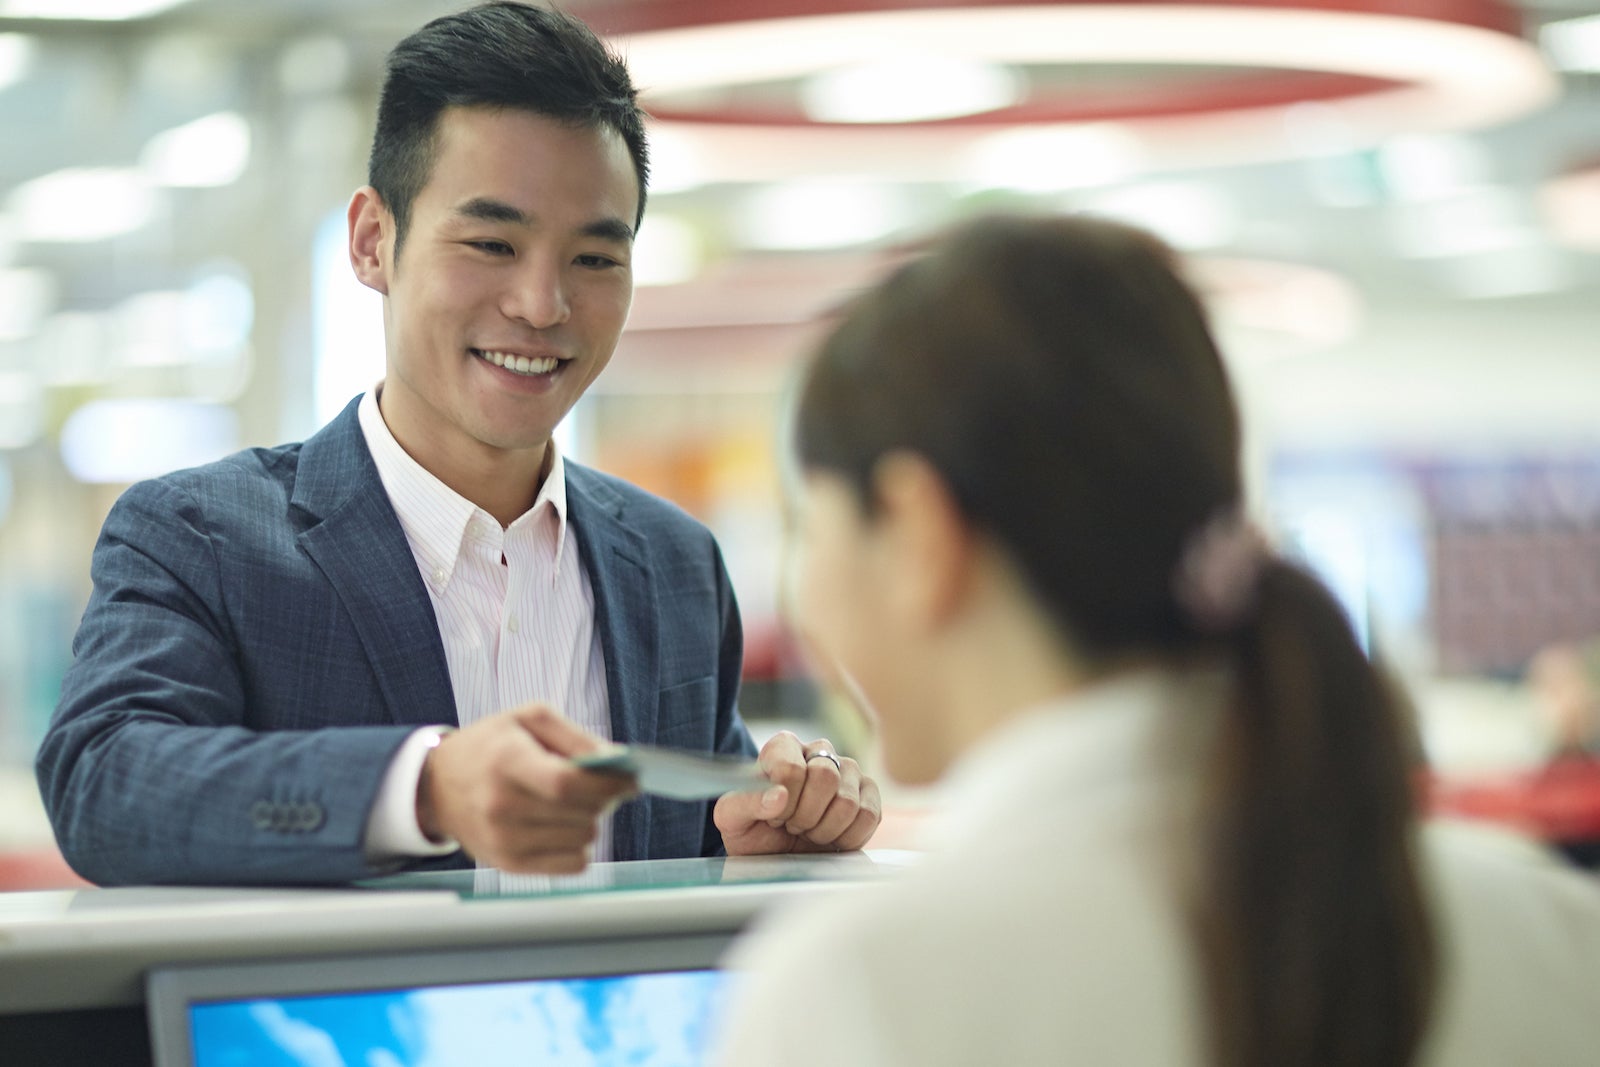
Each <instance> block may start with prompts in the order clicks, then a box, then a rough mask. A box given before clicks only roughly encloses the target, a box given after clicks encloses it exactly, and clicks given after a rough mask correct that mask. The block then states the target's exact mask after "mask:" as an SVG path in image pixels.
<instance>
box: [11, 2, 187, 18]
mask: <svg viewBox="0 0 1600 1067" xmlns="http://www.w3.org/2000/svg"><path fill="white" fill-rule="evenodd" d="M188 2H189V0H0V18H9V19H60V20H62V21H70V22H78V21H86V22H126V21H128V20H130V19H143V18H149V17H150V16H151V15H159V14H161V13H162V12H163V11H170V10H171V9H172V8H175V7H178V6H180V5H182V4H186V3H188Z"/></svg>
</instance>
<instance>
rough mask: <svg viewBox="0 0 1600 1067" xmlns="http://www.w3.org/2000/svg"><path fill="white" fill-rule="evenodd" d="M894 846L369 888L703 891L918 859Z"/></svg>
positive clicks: (527, 892)
mask: <svg viewBox="0 0 1600 1067" xmlns="http://www.w3.org/2000/svg"><path fill="white" fill-rule="evenodd" d="M916 856H917V854H916V853H914V852H902V851H895V850H875V851H871V852H843V853H819V854H814V855H800V856H717V857H712V858H707V859H700V858H695V859H677V860H632V861H626V862H621V863H595V864H591V865H590V866H589V868H588V869H587V870H585V871H584V872H583V873H581V874H572V875H548V874H513V873H511V872H509V871H501V870H495V869H493V868H487V867H485V868H479V869H477V870H460V871H418V872H408V873H403V874H392V875H386V876H384V877H382V878H369V879H365V880H363V881H360V882H357V883H356V884H357V885H358V886H360V887H361V888H363V889H375V890H380V891H389V892H401V891H404V892H416V891H418V890H449V891H450V892H453V893H455V894H456V895H457V896H459V897H460V898H461V899H462V900H505V899H510V898H519V897H544V896H572V895H578V894H584V893H626V892H633V891H637V890H646V889H705V888H710V887H713V886H736V885H767V884H773V883H778V882H814V881H862V880H867V879H871V878H876V877H880V876H882V875H883V874H884V873H886V872H889V871H893V870H895V869H898V868H901V867H905V866H908V865H909V864H911V863H913V862H915V858H916Z"/></svg>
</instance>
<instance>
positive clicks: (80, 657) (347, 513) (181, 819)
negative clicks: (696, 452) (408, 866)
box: [36, 401, 755, 884]
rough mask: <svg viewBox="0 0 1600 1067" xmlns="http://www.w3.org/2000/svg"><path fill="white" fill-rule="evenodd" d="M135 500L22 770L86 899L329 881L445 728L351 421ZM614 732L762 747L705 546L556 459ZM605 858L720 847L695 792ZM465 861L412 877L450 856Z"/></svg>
mask: <svg viewBox="0 0 1600 1067" xmlns="http://www.w3.org/2000/svg"><path fill="white" fill-rule="evenodd" d="M356 404H357V402H356V401H352V402H351V403H350V405H349V406H348V407H346V408H345V410H344V411H343V412H342V413H341V414H340V415H339V416H338V417H337V418H336V419H334V420H333V421H332V422H331V423H329V424H328V425H327V426H326V427H324V428H323V429H322V430H321V431H319V432H318V433H316V434H315V435H313V436H312V437H310V438H308V439H307V440H306V441H305V442H303V443H301V444H293V445H285V446H282V447H279V448H271V449H252V450H249V451H245V452H240V453H238V454H236V455H233V456H230V457H228V458H227V459H223V460H220V461H218V462H216V463H213V464H210V465H209V466H205V467H199V468H195V469H193V470H187V471H179V472H177V473H175V474H170V475H167V476H165V477H161V478H157V479H154V480H152V481H147V482H141V483H139V484H138V485H135V486H133V487H132V488H130V489H129V490H128V491H127V492H126V493H125V494H123V496H122V497H121V499H119V500H118V501H117V503H116V505H115V506H114V507H113V508H112V510H111V513H110V515H109V516H108V517H107V519H106V522H105V526H104V527H103V529H102V530H101V533H100V539H99V542H98V544H97V545H96V546H95V550H94V558H93V563H92V565H91V573H92V577H93V580H94V589H93V592H92V594H91V596H90V599H89V605H88V608H87V610H86V611H85V613H84V616H83V620H82V622H81V624H80V625H79V628H78V633H77V637H76V638H75V639H74V642H73V653H74V661H73V664H72V666H71V668H70V669H69V670H68V672H67V676H66V679H65V681H64V683H63V685H62V693H61V702H60V704H59V705H58V706H57V708H56V711H55V715H54V717H53V718H52V720H51V723H50V726H49V729H48V731H47V732H46V735H45V738H44V742H43V744H42V746H41V747H40V750H39V754H38V759H37V764H36V770H37V773H38V778H39V786H40V791H41V793H42V794H43V797H44V800H45V806H46V808H47V810H48V811H49V814H50V819H51V822H52V824H53V825H54V827H55V832H56V838H57V840H58V842H59V843H60V845H61V849H62V852H63V853H64V854H65V856H66V858H67V860H68V862H70V863H71V864H72V866H73V868H74V869H75V870H77V871H78V873H80V874H81V875H83V876H84V877H86V878H88V879H90V880H91V881H94V882H98V883H101V884H137V883H236V884H258V883H329V882H343V881H348V880H351V879H355V878H361V877H366V876H370V875H373V874H377V873H382V872H381V871H380V870H378V869H375V868H374V867H373V866H371V865H370V864H369V863H368V862H367V861H366V859H365V858H364V855H363V851H362V837H363V834H364V831H365V827H366V821H367V815H368V812H369V810H370V808H371V805H372V802H373V798H374V797H375V796H376V794H377V790H378V786H379V784H380V782H381V780H382V777H383V774H384V771H385V770H386V769H387V767H388V765H389V761H390V758H391V757H392V756H393V754H394V752H395V750H396V749H397V748H398V747H399V745H400V743H401V742H402V741H403V740H404V739H405V737H406V736H407V735H408V734H410V733H411V731H412V730H414V729H415V728H416V727H418V726H422V725H426V724H434V723H445V724H453V723H454V722H455V721H456V711H455V700H454V697H453V696H452V692H451V686H450V675H449V670H448V667H447V666H446V661H445V654H444V646H443V643H442V641H441V640H440V637H439V630H438V623H437V621H436V620H435V618H434V613H433V606H432V604H431V603H430V601H429V597H428V591H427V588H426V587H425V586H424V584H423V582H422V577H421V575H420V573H419V572H418V569H417V565H416V562H415V559H414V557H413V556H412V554H411V548H410V546H409V545H408V544H407V542H406V538H405V534H404V532H403V531H402V529H401V527H400V521H399V519H398V518H397V517H396V516H395V513H394V510H393V509H392V508H391V506H390V504H389V498H388V496H387V494H386V493H385V492H384V489H383V484H382V482H381V481H380V480H379V478H378V471H377V468H376V467H375V466H374V464H373V462H372V456H371V453H369V452H368V450H367V445H366V440H365V438H364V437H363V436H362V433H361V428H360V424H359V422H358V421H357V418H356ZM566 469H567V506H568V521H569V522H570V523H571V527H572V529H573V531H574V533H575V535H576V538H577V542H578V546H579V554H580V556H581V558H582V561H583V566H584V569H585V570H586V571H587V573H588V575H589V580H590V584H591V585H592V587H593V590H594V601H595V626H596V629H597V630H598V631H599V635H600V640H601V642H602V648H603V650H604V658H605V670H606V684H607V687H608V690H609V693H610V704H611V730H612V736H613V737H614V738H615V739H616V740H618V741H623V742H629V741H636V742H647V743H651V744H658V745H670V746H673V747H679V748H690V749H697V750H701V751H707V752H711V751H716V752H737V753H744V754H754V752H755V746H754V745H753V743H752V742H751V740H750V736H749V733H748V732H747V731H746V729H745V726H744V723H743V721H742V720H741V719H740V717H739V714H738V712H737V710H736V707H735V701H736V699H737V695H738V685H739V670H740V662H741V657H742V654H743V638H742V633H741V630H740V624H739V613H738V607H737V605H736V604H735V602H734V596H733V590H732V589H731V588H730V586H729V583H728V576H727V573H726V571H725V569H724V568H723V564H722V557H721V554H720V552H719V551H718V549H717V545H716V542H715V541H714V540H713V539H712V537H711V534H710V532H709V531H707V530H706V529H705V528H704V527H703V526H701V525H700V524H699V523H697V522H696V521H694V520H693V519H692V518H690V517H689V516H688V515H686V514H685V513H683V512H682V511H680V510H678V509H677V508H676V507H674V506H673V505H671V504H669V503H667V502H665V501H663V500H660V499H658V498H656V497H653V496H651V495H650V494H648V493H646V492H644V491H642V490H640V489H638V488H636V487H634V486H631V485H628V484H627V483H626V482H623V481H620V480H618V479H616V478H612V477H609V476H607V475H604V474H600V473H599V472H596V471H593V470H590V469H588V468H585V467H582V466H579V465H578V464H575V463H568V464H567V465H566ZM614 829H615V838H614V840H615V858H617V859H656V858H668V857H683V856H700V855H713V854H716V853H718V852H719V851H720V850H721V848H722V842H721V838H720V836H719V835H718V833H717V831H716V828H715V826H714V825H713V824H712V822H711V816H710V804H709V803H707V802H697V803H680V802H675V801H670V800H664V799H660V798H654V797H640V798H637V799H635V800H632V801H629V802H628V803H626V804H624V805H622V806H621V807H620V808H618V809H617V811H616V814H615V823H614ZM470 862H471V861H470V859H469V858H468V857H466V856H465V855H464V854H462V853H459V852H458V853H456V854H455V855H454V856H452V857H449V858H448V859H446V860H445V861H437V860H436V861H430V862H425V863H421V864H417V865H416V866H423V867H428V866H464V865H467V864H469V863H470Z"/></svg>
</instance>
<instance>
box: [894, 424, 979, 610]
mask: <svg viewBox="0 0 1600 1067" xmlns="http://www.w3.org/2000/svg"><path fill="white" fill-rule="evenodd" d="M873 491H874V493H875V494H876V500H875V503H876V504H877V506H878V515H877V517H876V519H875V520H874V522H875V523H876V524H877V525H878V526H879V527H880V528H881V530H882V531H883V533H884V545H885V558H884V559H883V560H882V561H881V565H883V566H886V567H888V568H890V569H891V570H892V572H893V573H892V578H893V582H892V587H891V593H890V596H891V598H892V601H893V607H894V610H897V611H903V612H906V613H907V616H908V619H907V621H908V622H909V623H910V624H911V625H912V626H914V627H916V628H918V629H932V628H938V627H939V626H940V625H941V624H943V623H945V622H947V621H949V620H950V619H951V618H952V617H953V616H954V615H956V614H957V613H959V612H960V610H961V608H962V606H963V605H964V604H965V603H966V601H967V599H968V595H969V593H970V591H971V583H972V580H973V577H974V573H973V571H974V567H975V565H976V562H977V559H976V556H977V548H978V545H977V541H976V539H975V537H974V536H973V532H972V528H971V525H970V524H969V523H968V521H967V518H966V516H965V515H964V514H963V513H962V511H961V509H960V507H959V506H958V505H957V504H956V499H955V495H954V494H953V493H951V491H950V486H949V484H948V483H947V482H946V481H945V480H944V477H943V476H942V475H940V473H939V472H938V471H937V470H935V469H934V467H933V465H932V464H930V463H929V462H928V461H927V460H926V459H924V458H923V457H921V456H919V455H917V454H915V453H913V452H891V453H889V454H887V455H885V456H884V457H883V458H882V459H880V460H879V461H878V463H877V465H876V466H875V467H874V469H873Z"/></svg>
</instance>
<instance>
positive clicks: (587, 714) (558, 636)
mask: <svg viewBox="0 0 1600 1067" xmlns="http://www.w3.org/2000/svg"><path fill="white" fill-rule="evenodd" d="M381 388H382V385H381V383H380V385H379V386H378V387H377V388H374V389H373V390H372V391H370V392H368V393H367V394H366V395H365V396H364V397H362V398H361V404H360V407H359V409H358V412H359V416H360V420H361V431H362V433H363V434H364V435H365V437H366V440H367V448H368V449H369V450H370V451H371V452H372V459H373V462H374V463H376V464H377V467H378V476H379V477H380V478H381V479H382V481H383V487H384V490H385V491H386V492H387V493H388V495H389V502H390V503H391V504H392V505H393V507H394V510H395V514H396V515H398V516H399V518H400V526H401V528H402V529H403V530H404V531H405V535H406V541H407V542H408V543H409V544H410V545H411V554H412V555H413V556H414V557H415V558H416V561H417V567H418V569H419V570H420V571H421V572H422V581H423V583H424V584H425V585H426V586H427V587H428V594H429V597H430V599H432V601H433V611H434V615H435V616H436V617H437V618H438V620H439V635H440V637H441V638H443V642H444V654H445V660H446V662H447V663H448V665H449V669H450V686H451V688H452V690H453V691H454V693H455V699H456V717H457V718H458V720H459V721H460V724H461V725H462V726H470V725H471V724H472V723H475V722H477V721H478V720H480V719H483V718H486V717H488V716H490V715H493V714H495V713H496V712H499V711H503V710H505V709H507V708H513V707H517V706H519V705H522V704H527V703H530V702H533V701H538V702H541V703H545V704H549V705H550V706H552V707H554V708H555V709H556V710H557V711H559V712H561V714H563V715H564V716H566V717H567V719H569V720H570V721H572V722H573V723H575V724H576V725H578V726H579V727H581V728H583V729H584V730H587V731H588V732H589V733H591V734H594V735H596V736H597V737H602V738H606V739H610V737H611V714H610V708H609V703H608V699H607V690H606V672H605V659H604V655H603V653H602V651H601V647H600V639H599V636H598V635H597V634H596V633H595V628H594V590H593V589H592V588H591V586H590V584H589V576H588V574H587V573H586V572H585V571H584V569H583V565H582V562H581V561H580V560H579V559H578V545H577V542H576V539H575V536H574V535H573V533H572V529H571V527H570V526H569V525H568V523H567V484H566V464H565V462H564V461H563V460H562V457H561V453H560V452H559V451H558V450H557V449H556V445H555V442H554V441H552V442H550V445H549V448H550V451H551V462H550V471H549V474H548V475H547V476H546V477H545V480H544V485H542V486H541V487H540V488H539V495H538V497H537V498H536V499H535V500H534V503H533V507H532V508H530V509H528V511H527V512H525V513H524V514H523V515H521V516H520V517H518V518H517V519H516V521H514V522H513V523H512V524H511V525H510V526H508V527H505V528H502V527H501V526H500V523H499V522H498V521H497V520H496V519H495V518H494V516H492V515H490V514H489V513H488V512H487V511H484V510H483V509H482V508H480V507H478V506H477V505H475V504H473V503H472V502H471V501H470V500H467V499H466V498H465V497H463V496H461V495H460V494H458V493H456V492H455V491H454V490H453V489H451V488H450V487H449V486H447V485H445V484H444V483H443V482H441V481H440V480H439V479H438V478H435V477H434V476H433V475H432V474H430V473H429V472H428V471H427V470H425V469H424V468H423V467H422V465H421V464H419V463H418V462H417V461H416V460H414V459H413V458H411V456H410V455H409V454H407V452H406V451H405V449H403V448H401V447H400V443H399V442H398V441H396V440H395V439H394V435H393V434H392V433H390V432H389V427H388V426H387V425H386V424H385V423H384V421H383V415H382V413H381V412H380V411H379V410H378V399H377V397H378V391H379V389H381ZM437 733H438V732H437V731H432V730H422V731H418V733H417V734H414V735H413V736H412V738H411V740H410V741H409V742H408V743H407V745H406V746H405V747H403V748H402V749H401V750H400V752H399V753H397V754H396V756H395V758H394V760H393V762H392V763H391V764H390V769H389V774H388V776H387V777H386V778H385V781H384V784H383V787H382V788H381V790H380V792H379V796H378V801H377V803H376V804H374V806H373V812H372V815H371V817H370V818H369V819H368V823H367V845H366V851H367V854H368V856H369V857H374V858H378V857H383V856H395V855H435V854H439V853H442V852H448V851H451V850H452V849H453V848H454V847H455V846H454V845H453V844H448V845H443V846H441V845H435V844H433V843H432V842H429V841H428V839H427V838H426V837H424V836H423V834H422V831H421V829H420V828H419V827H418V826H417V822H416V789H417V779H418V777H419V775H420V773H421V768H422V761H423V758H424V757H425V756H426V754H427V750H428V748H429V747H431V744H432V742H433V741H434V740H435V739H436V737H437ZM611 840H612V830H611V820H610V818H609V817H607V818H604V819H602V820H601V823H600V830H599V836H598V837H597V838H596V839H595V842H594V845H593V848H592V850H591V853H590V856H591V858H592V859H595V860H608V859H610V858H611V852H612V848H611Z"/></svg>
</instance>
